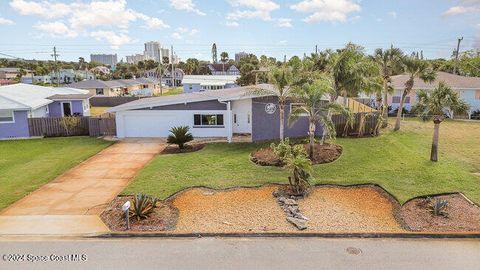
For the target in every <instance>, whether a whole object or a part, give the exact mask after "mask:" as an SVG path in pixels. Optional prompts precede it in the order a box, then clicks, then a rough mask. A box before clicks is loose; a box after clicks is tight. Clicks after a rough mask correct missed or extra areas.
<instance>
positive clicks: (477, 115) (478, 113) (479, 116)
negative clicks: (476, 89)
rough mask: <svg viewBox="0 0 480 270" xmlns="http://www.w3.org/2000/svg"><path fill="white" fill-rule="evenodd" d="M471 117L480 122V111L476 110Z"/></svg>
mask: <svg viewBox="0 0 480 270" xmlns="http://www.w3.org/2000/svg"><path fill="white" fill-rule="evenodd" d="M471 117H472V119H477V120H480V110H476V111H474V112H472V115H471Z"/></svg>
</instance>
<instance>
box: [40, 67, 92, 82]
mask: <svg viewBox="0 0 480 270" xmlns="http://www.w3.org/2000/svg"><path fill="white" fill-rule="evenodd" d="M49 75H50V78H51V82H52V83H57V82H58V83H60V84H70V83H74V82H78V81H83V80H95V74H93V73H92V72H90V71H87V70H73V69H61V70H59V71H58V72H56V71H52V72H50V74H49ZM57 76H58V78H59V79H58V80H57Z"/></svg>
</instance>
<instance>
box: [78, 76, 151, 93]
mask: <svg viewBox="0 0 480 270" xmlns="http://www.w3.org/2000/svg"><path fill="white" fill-rule="evenodd" d="M69 87H71V88H77V89H83V90H88V91H89V92H90V94H92V95H98V96H107V97H116V96H138V95H141V96H152V95H154V94H157V93H159V92H160V85H159V82H158V81H156V80H154V79H149V78H138V79H126V80H111V81H101V80H87V81H81V82H77V83H72V84H70V85H69ZM139 90H141V91H139Z"/></svg>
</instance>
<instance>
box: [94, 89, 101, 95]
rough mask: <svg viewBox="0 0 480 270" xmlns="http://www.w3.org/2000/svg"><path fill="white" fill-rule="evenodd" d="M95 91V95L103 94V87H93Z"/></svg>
mask: <svg viewBox="0 0 480 270" xmlns="http://www.w3.org/2000/svg"><path fill="white" fill-rule="evenodd" d="M95 93H96V94H97V95H103V88H97V89H95Z"/></svg>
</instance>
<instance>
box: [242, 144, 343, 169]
mask: <svg viewBox="0 0 480 270" xmlns="http://www.w3.org/2000/svg"><path fill="white" fill-rule="evenodd" d="M303 146H304V147H305V150H307V152H308V151H309V149H310V148H309V147H310V146H309V145H308V144H304V145H303ZM341 155H342V147H341V146H339V145H336V144H315V145H314V155H313V158H312V163H313V164H323V163H330V162H333V161H335V160H337V159H338V158H339V157H340V156H341ZM250 160H252V161H253V162H254V163H256V164H258V165H261V166H277V167H282V166H283V165H284V164H283V163H282V161H281V160H280V159H279V158H278V156H277V155H275V153H273V150H272V149H271V148H261V149H259V150H257V151H255V152H253V153H252V154H251V156H250Z"/></svg>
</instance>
